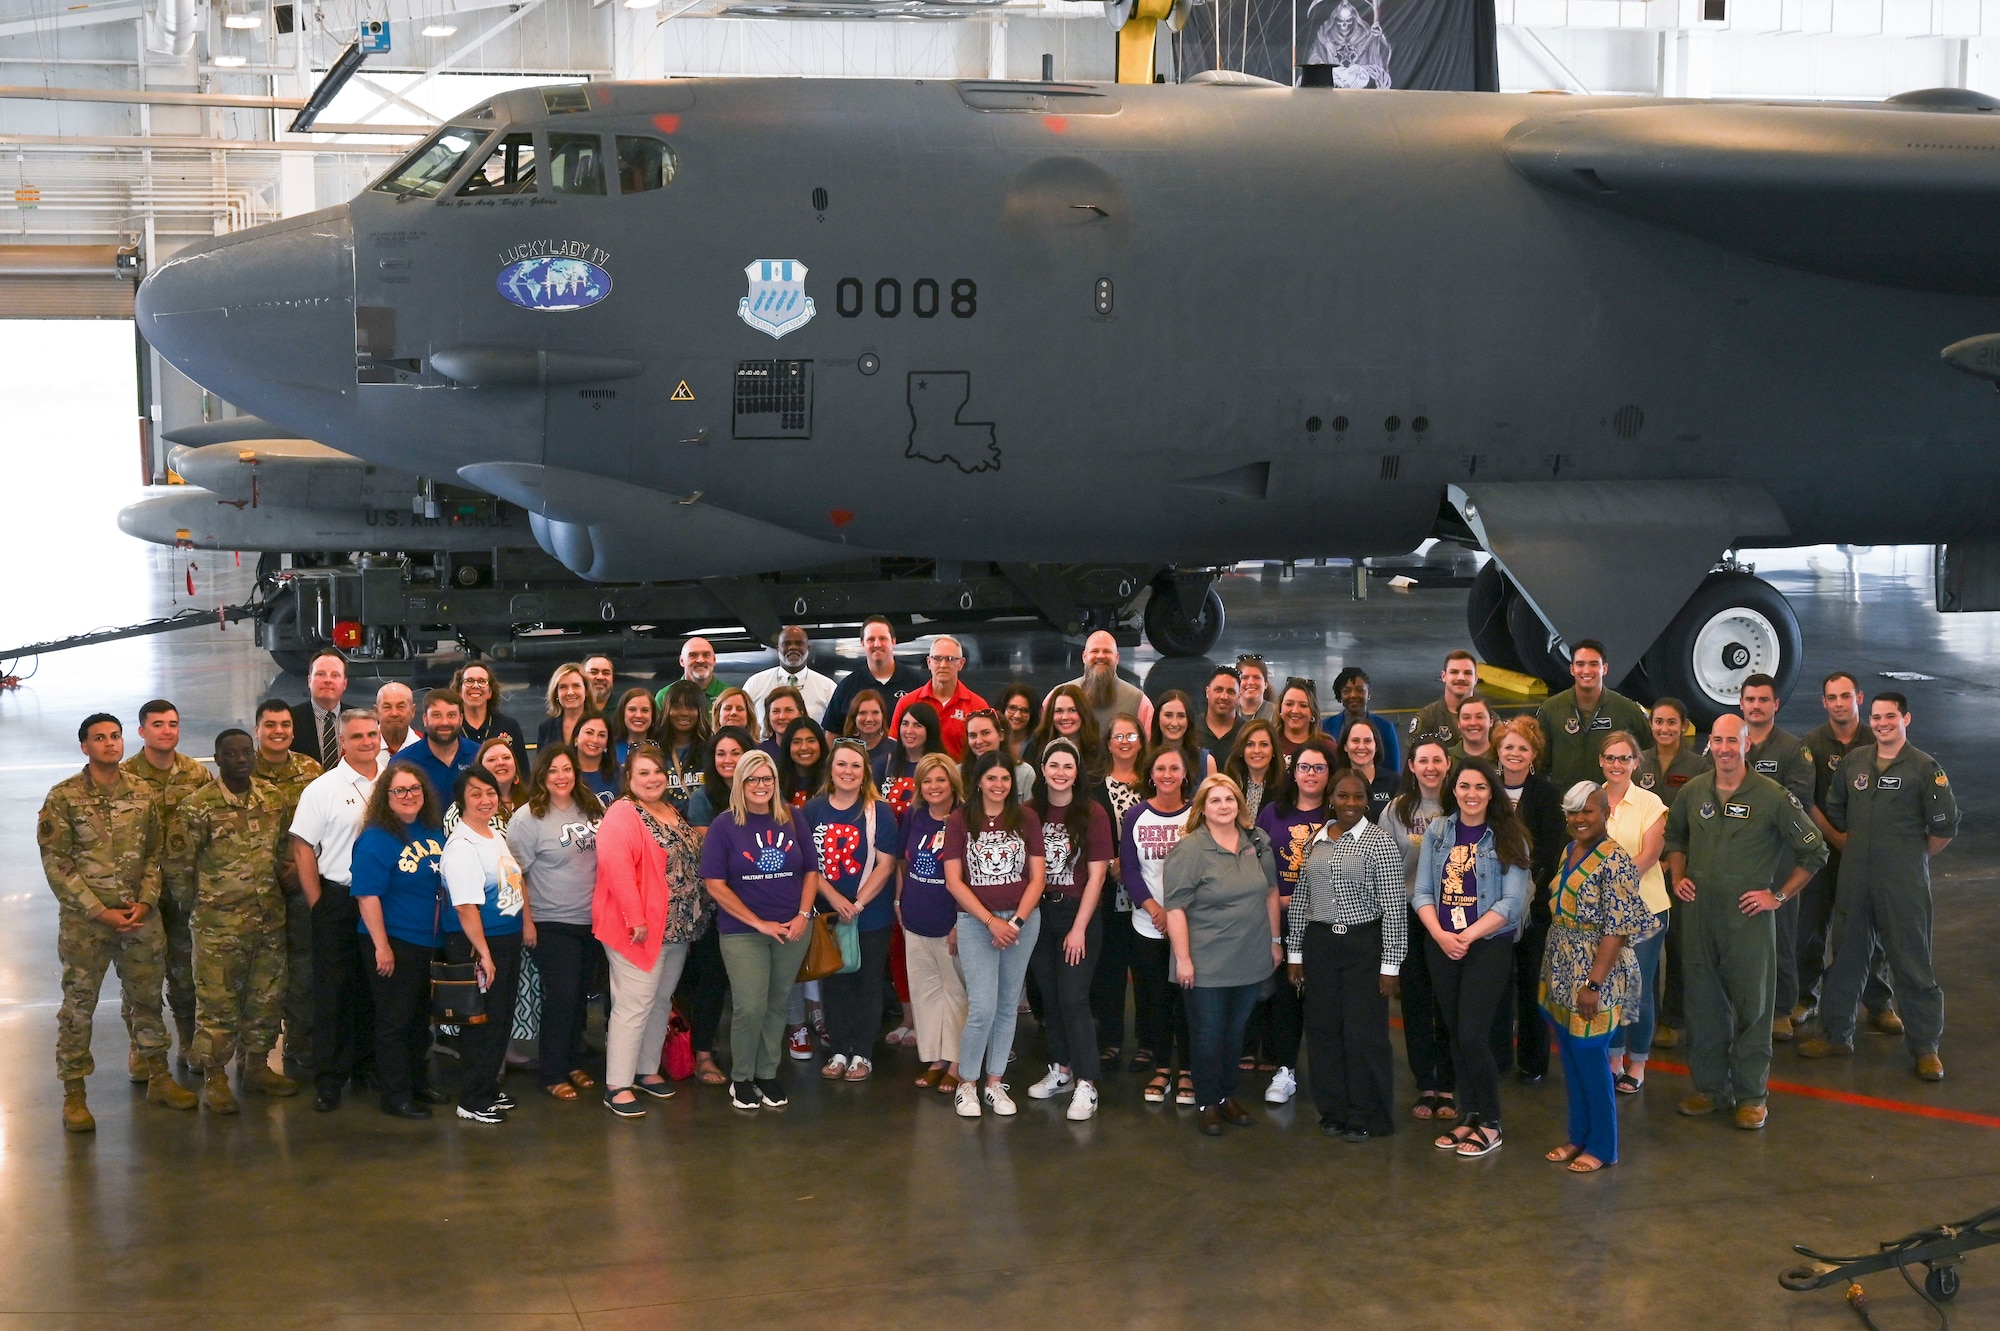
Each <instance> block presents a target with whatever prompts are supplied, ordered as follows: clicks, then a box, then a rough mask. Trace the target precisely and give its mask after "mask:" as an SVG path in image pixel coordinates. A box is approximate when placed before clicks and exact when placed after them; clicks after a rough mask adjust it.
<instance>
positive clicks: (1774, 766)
mask: <svg viewBox="0 0 2000 1331" xmlns="http://www.w3.org/2000/svg"><path fill="white" fill-rule="evenodd" d="M1756 768H1757V770H1758V771H1759V772H1761V773H1763V774H1764V775H1765V776H1776V775H1777V774H1778V762H1777V760H1776V759H1775V758H1759V759H1758V760H1757V762H1756Z"/></svg>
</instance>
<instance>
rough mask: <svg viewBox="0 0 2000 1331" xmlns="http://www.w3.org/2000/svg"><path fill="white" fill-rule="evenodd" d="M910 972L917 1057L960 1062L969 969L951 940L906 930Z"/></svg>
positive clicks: (911, 1013)
mask: <svg viewBox="0 0 2000 1331" xmlns="http://www.w3.org/2000/svg"><path fill="white" fill-rule="evenodd" d="M903 946H904V949H905V955H906V957H907V959H908V969H909V972H910V1019H911V1021H913V1022H915V1023H916V1029H917V1057H918V1058H921V1059H922V1060H923V1061H924V1062H926V1063H956V1062H957V1061H958V1033H959V1032H960V1031H962V1030H964V1029H965V972H964V971H963V970H961V969H959V965H958V958H957V957H955V956H953V955H952V954H951V941H950V940H949V939H946V938H925V937H924V936H923V935H922V934H913V933H911V932H910V931H909V930H907V929H905V930H904V931H903Z"/></svg>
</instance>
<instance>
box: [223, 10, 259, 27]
mask: <svg viewBox="0 0 2000 1331" xmlns="http://www.w3.org/2000/svg"><path fill="white" fill-rule="evenodd" d="M222 26H223V27H225V28H261V27H262V26H264V16H263V15H262V14H259V13H257V12H256V11H255V10H249V9H238V10H232V11H230V12H229V13H227V14H224V15H223V16H222Z"/></svg>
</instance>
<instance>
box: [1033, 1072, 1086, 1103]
mask: <svg viewBox="0 0 2000 1331" xmlns="http://www.w3.org/2000/svg"><path fill="white" fill-rule="evenodd" d="M1075 1080H1076V1078H1075V1077H1074V1076H1072V1075H1071V1074H1069V1073H1067V1072H1064V1071H1063V1070H1062V1067H1061V1066H1060V1065H1059V1064H1055V1063H1051V1064H1049V1073H1048V1075H1047V1076H1046V1077H1043V1078H1042V1079H1041V1080H1040V1081H1038V1082H1036V1083H1035V1084H1034V1085H1033V1086H1030V1087H1029V1088H1028V1098H1029V1099H1030V1100H1052V1099H1054V1098H1055V1097H1056V1096H1058V1095H1061V1094H1062V1093H1063V1092H1064V1091H1066V1090H1068V1089H1069V1088H1070V1083H1071V1082H1074V1081H1075Z"/></svg>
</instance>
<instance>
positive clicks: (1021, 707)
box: [1001, 702, 1033, 716]
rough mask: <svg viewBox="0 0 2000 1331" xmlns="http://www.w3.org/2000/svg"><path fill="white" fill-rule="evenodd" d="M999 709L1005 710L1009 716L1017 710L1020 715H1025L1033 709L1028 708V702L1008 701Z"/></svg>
mask: <svg viewBox="0 0 2000 1331" xmlns="http://www.w3.org/2000/svg"><path fill="white" fill-rule="evenodd" d="M1001 710H1002V711H1004V712H1006V713H1007V714H1008V715H1010V716H1011V715H1013V714H1014V713H1015V712H1019V713H1020V714H1021V715H1022V716H1026V715H1027V714H1028V713H1029V712H1030V711H1031V710H1033V709H1032V708H1030V707H1029V706H1028V704H1026V703H1024V702H1010V703H1008V704H1007V705H1006V706H1005V707H1003V708H1002V709H1001Z"/></svg>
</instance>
